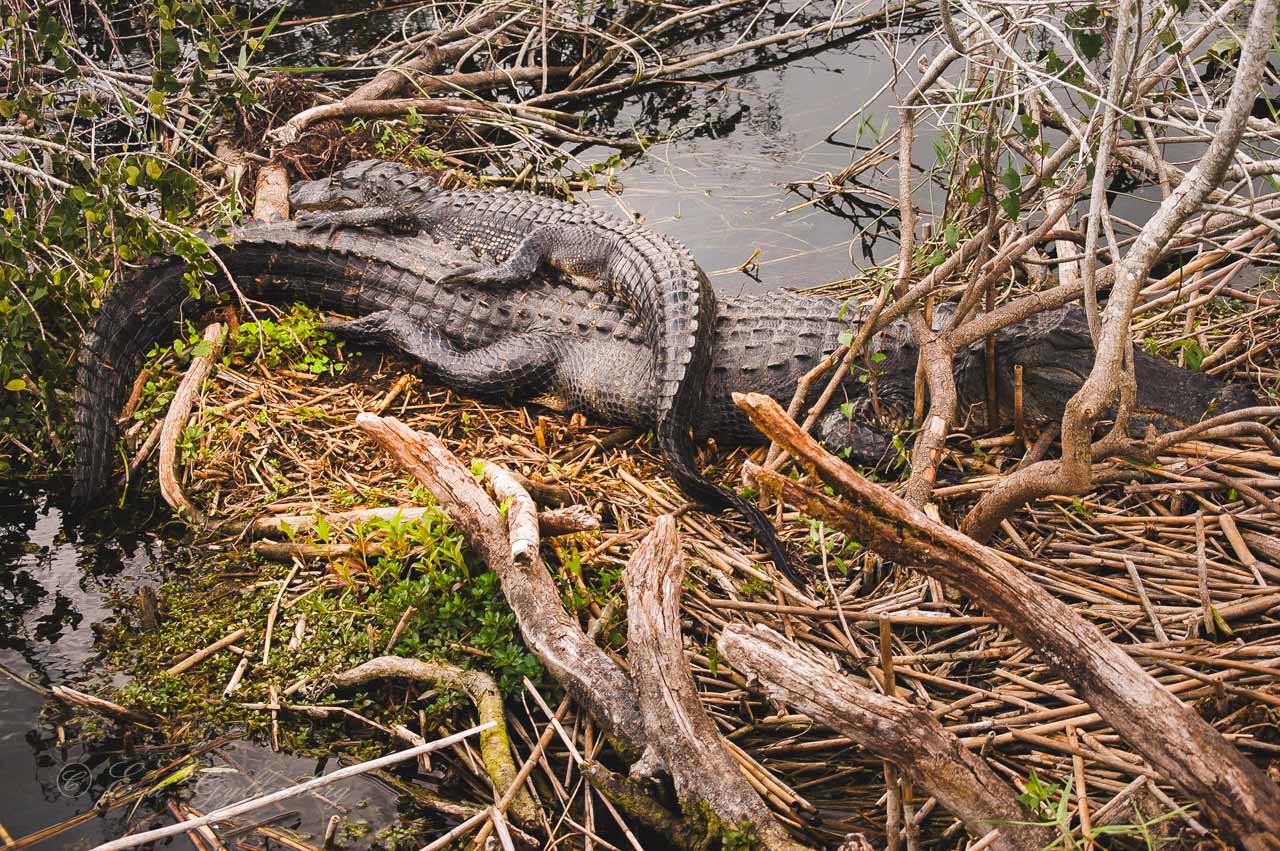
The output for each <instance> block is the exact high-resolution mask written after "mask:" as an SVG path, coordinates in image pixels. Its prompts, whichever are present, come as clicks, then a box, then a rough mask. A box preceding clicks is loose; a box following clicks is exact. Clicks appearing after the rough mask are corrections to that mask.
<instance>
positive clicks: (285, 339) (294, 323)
mask: <svg viewBox="0 0 1280 851" xmlns="http://www.w3.org/2000/svg"><path fill="white" fill-rule="evenodd" d="M322 321H323V318H322V317H321V315H320V314H319V313H318V312H316V311H315V310H312V309H311V308H309V307H307V306H305V305H301V304H296V305H294V306H293V307H292V308H291V309H290V310H289V312H288V313H286V314H283V315H282V316H280V317H279V318H277V319H259V320H258V321H257V322H246V323H244V324H243V325H240V326H239V327H238V328H236V332H235V336H234V338H233V340H232V349H233V351H234V354H235V355H236V356H239V357H242V358H245V359H246V360H254V361H256V362H258V363H261V364H262V365H263V366H265V367H267V368H268V369H275V368H278V367H281V366H283V367H286V368H288V369H291V370H293V371H295V372H305V373H310V374H312V375H324V374H326V373H328V374H333V373H338V372H341V371H342V370H343V369H344V368H345V366H346V364H345V363H343V362H341V361H336V360H334V359H333V358H332V357H331V356H330V351H331V349H330V344H332V343H333V335H332V334H331V333H329V332H328V331H325V330H322V329H321V327H320V324H321V322H322ZM342 345H343V344H342V343H341V342H339V343H337V344H336V346H337V347H339V348H341V347H342Z"/></svg>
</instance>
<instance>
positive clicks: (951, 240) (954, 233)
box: [942, 222, 960, 248]
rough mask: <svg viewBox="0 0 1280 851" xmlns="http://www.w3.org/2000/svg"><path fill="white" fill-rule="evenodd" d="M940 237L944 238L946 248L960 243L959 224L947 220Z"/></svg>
mask: <svg viewBox="0 0 1280 851" xmlns="http://www.w3.org/2000/svg"><path fill="white" fill-rule="evenodd" d="M942 238H943V239H944V240H946V243H947V248H955V247H956V246H957V245H959V243H960V226H959V225H957V224H956V223H955V222H948V223H947V226H946V227H945V228H943V229H942Z"/></svg>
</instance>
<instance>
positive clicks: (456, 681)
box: [330, 656, 537, 828]
mask: <svg viewBox="0 0 1280 851" xmlns="http://www.w3.org/2000/svg"><path fill="white" fill-rule="evenodd" d="M390 678H394V679H408V680H415V681H425V682H431V683H436V684H439V685H443V686H445V687H447V688H452V689H460V690H462V691H464V692H466V694H467V696H468V697H470V698H471V701H472V702H473V703H474V704H475V707H476V713H477V714H478V715H479V716H480V720H481V721H484V722H486V723H487V724H488V725H489V726H490V727H491V728H492V729H491V730H489V731H488V732H485V733H482V734H481V735H480V756H481V759H482V760H483V761H484V766H485V771H486V772H487V774H488V775H489V778H490V779H491V780H492V781H493V786H494V788H495V789H496V790H497V794H498V795H500V796H505V795H506V793H507V792H508V791H511V790H515V794H514V795H513V796H512V799H511V801H510V802H509V806H511V807H512V810H513V813H514V814H515V817H516V821H517V823H519V824H520V825H521V826H523V827H526V828H527V827H531V826H533V825H534V824H536V823H537V805H536V804H535V803H534V801H533V797H532V796H531V795H530V794H529V792H528V791H527V790H525V789H524V787H523V786H522V785H520V784H518V783H517V781H516V767H515V763H514V761H513V760H512V758H511V741H510V735H509V733H508V732H507V720H506V711H505V707H504V705H503V701H502V692H500V691H499V690H498V686H497V684H496V683H495V682H494V680H493V677H491V676H489V675H488V674H486V673H485V672H483V671H478V670H466V669H463V668H459V667H457V666H456V665H451V664H449V663H447V662H440V661H435V660H427V659H410V658H405V657H401V656H379V657H378V658H376V659H370V660H369V661H368V662H364V663H362V664H360V665H357V666H356V667H354V668H352V669H350V670H348V671H343V672H342V673H340V674H334V675H333V676H332V677H330V680H331V682H332V683H333V684H334V685H335V686H338V687H340V688H349V687H351V686H356V685H362V684H364V683H367V682H370V681H372V680H376V679H390ZM504 810H505V808H504Z"/></svg>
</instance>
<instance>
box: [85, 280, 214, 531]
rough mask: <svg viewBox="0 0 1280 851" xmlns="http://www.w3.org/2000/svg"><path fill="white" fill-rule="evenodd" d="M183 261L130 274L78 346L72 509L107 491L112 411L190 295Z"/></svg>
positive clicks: (113, 429)
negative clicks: (136, 369) (145, 357)
mask: <svg viewBox="0 0 1280 851" xmlns="http://www.w3.org/2000/svg"><path fill="white" fill-rule="evenodd" d="M186 270H187V263H186V261H185V260H179V259H169V260H164V261H158V262H150V263H148V264H146V265H144V266H142V267H141V268H138V269H135V270H133V271H132V272H130V273H129V274H128V275H127V276H126V277H125V278H124V279H122V280H121V281H120V282H119V283H118V284H117V285H116V286H115V287H113V288H112V290H111V292H110V293H108V294H107V297H106V299H105V300H104V301H103V304H102V310H101V311H100V312H99V314H98V316H97V317H96V318H95V319H94V322H93V326H92V328H91V329H90V330H89V331H88V333H86V334H85V337H84V340H83V342H82V343H81V346H80V352H79V363H80V366H79V369H78V370H77V372H76V391H75V432H76V459H75V472H74V477H73V485H72V490H71V507H72V508H73V509H84V508H87V507H88V506H89V505H90V504H91V503H93V502H94V501H95V500H96V499H98V498H99V497H100V496H101V495H102V494H103V493H104V492H106V490H107V488H108V480H109V478H110V476H111V469H112V466H113V465H112V462H113V456H114V454H115V449H116V437H117V434H118V432H117V427H116V419H115V417H116V412H118V411H119V410H120V405H121V401H122V398H123V396H124V391H125V387H126V383H127V382H128V381H129V380H130V378H131V376H132V375H133V371H134V369H135V367H136V366H137V364H138V361H139V360H141V358H142V356H143V354H144V353H145V352H146V351H147V350H148V349H149V348H150V347H151V345H152V344H153V343H154V342H155V341H156V340H158V339H159V338H160V337H161V336H162V335H163V334H164V332H166V331H171V329H172V328H173V325H174V323H175V322H176V321H177V320H178V319H179V317H180V316H181V312H182V305H183V302H184V301H185V300H186V299H187V298H188V297H189V291H188V288H187V286H186V282H185V280H184V276H185V274H186Z"/></svg>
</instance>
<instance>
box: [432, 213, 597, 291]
mask: <svg viewBox="0 0 1280 851" xmlns="http://www.w3.org/2000/svg"><path fill="white" fill-rule="evenodd" d="M480 247H481V248H483V249H487V250H490V251H491V253H495V254H499V256H501V251H500V249H499V250H497V251H494V250H493V248H494V247H493V246H485V245H481V246H480ZM612 247H613V246H612V242H611V241H610V240H609V239H608V238H606V237H603V236H601V235H600V234H599V233H598V232H597V231H595V230H592V229H591V228H587V227H583V226H582V225H565V224H559V225H544V226H542V227H540V228H538V229H537V230H535V231H533V232H532V233H530V234H529V235H528V236H526V237H525V238H524V239H522V240H521V241H520V242H519V244H517V245H516V247H515V248H514V249H513V250H512V251H511V253H510V255H509V256H508V257H507V259H506V260H505V261H503V262H502V263H499V264H498V265H496V266H483V265H473V266H463V267H462V268H461V269H459V270H458V271H456V272H454V273H453V274H451V275H447V276H446V277H444V278H442V279H441V281H440V282H441V283H450V284H472V285H478V286H486V287H514V286H517V285H519V284H523V283H525V282H527V281H528V280H529V279H530V278H532V277H533V276H534V275H535V274H537V273H538V271H539V270H541V269H544V268H550V269H554V270H556V271H558V272H562V273H564V274H567V275H599V274H601V273H602V272H603V271H604V270H605V269H606V268H607V266H608V262H609V254H610V250H611V248H612Z"/></svg>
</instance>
